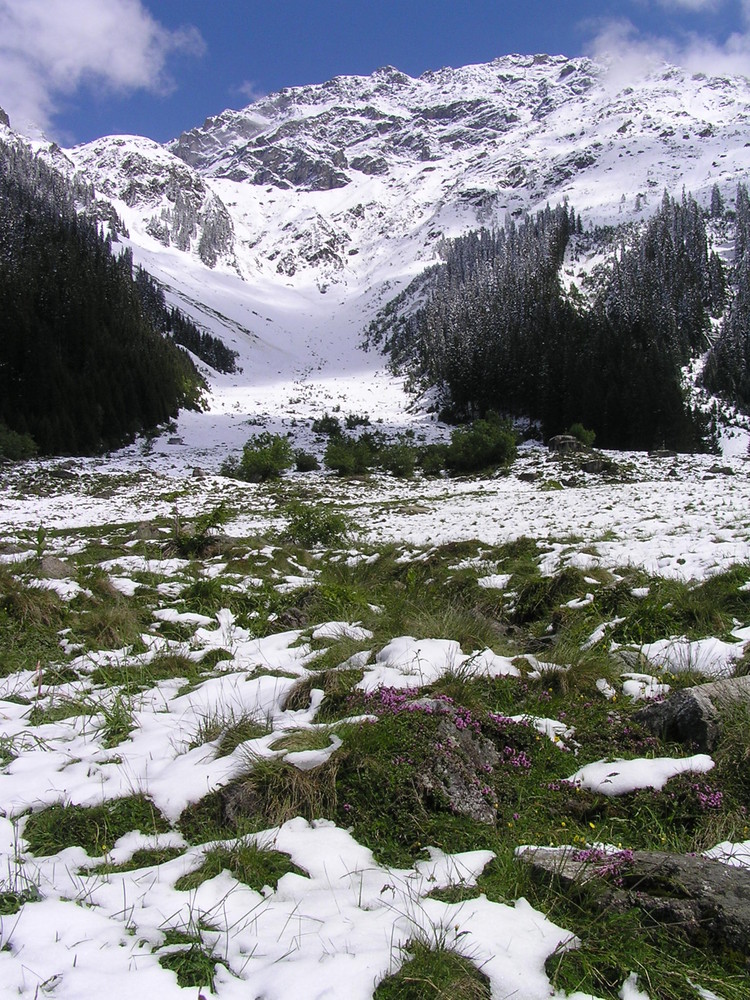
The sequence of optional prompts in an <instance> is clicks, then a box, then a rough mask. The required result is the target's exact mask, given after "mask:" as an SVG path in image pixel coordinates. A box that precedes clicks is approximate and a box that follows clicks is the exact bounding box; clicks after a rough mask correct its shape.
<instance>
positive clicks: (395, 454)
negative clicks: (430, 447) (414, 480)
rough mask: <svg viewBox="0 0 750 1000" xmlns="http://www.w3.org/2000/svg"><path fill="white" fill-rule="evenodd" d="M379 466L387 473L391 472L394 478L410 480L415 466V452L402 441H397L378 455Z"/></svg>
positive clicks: (414, 449)
mask: <svg viewBox="0 0 750 1000" xmlns="http://www.w3.org/2000/svg"><path fill="white" fill-rule="evenodd" d="M380 464H381V465H382V467H383V468H384V469H385V470H386V471H387V472H392V473H393V475H394V476H398V477H399V478H402V479H410V478H411V477H412V476H413V475H414V467H415V465H416V464H417V450H416V448H413V447H411V445H408V444H406V443H405V442H404V441H398V442H397V443H396V444H392V445H389V446H388V447H387V448H384V449H383V451H382V452H381V454H380Z"/></svg>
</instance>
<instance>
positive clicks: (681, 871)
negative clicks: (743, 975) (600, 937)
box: [519, 848, 750, 955]
mask: <svg viewBox="0 0 750 1000" xmlns="http://www.w3.org/2000/svg"><path fill="white" fill-rule="evenodd" d="M519 857H520V859H521V861H523V862H524V863H525V864H528V865H530V866H531V868H532V870H533V871H534V873H535V874H536V875H537V877H539V878H540V879H542V880H543V881H545V882H552V881H556V882H557V883H558V884H561V885H563V886H564V887H566V889H568V891H574V890H575V888H576V887H577V886H583V885H585V884H586V883H589V884H591V883H592V882H593V881H594V880H595V879H598V880H599V882H600V884H601V893H599V894H597V897H596V901H595V903H594V905H595V906H597V907H599V908H600V909H602V910H603V909H608V910H610V911H611V910H614V911H616V912H617V911H619V912H625V911H627V910H630V909H633V908H637V909H639V910H641V911H643V912H644V913H645V914H647V915H648V917H649V918H650V919H652V920H654V921H656V922H657V923H660V924H663V925H666V926H668V927H670V928H671V929H672V930H674V931H675V932H677V933H678V934H679V935H680V936H682V937H684V938H686V939H687V940H688V941H689V942H691V943H693V944H695V945H698V946H700V947H703V946H704V944H705V943H706V942H708V943H709V944H710V945H712V946H713V947H715V948H717V949H719V950H721V951H724V950H726V949H729V950H731V951H735V952H738V953H739V954H741V955H747V954H750V870H748V869H747V868H743V867H734V866H732V865H726V864H723V863H722V862H721V861H715V860H713V859H710V858H704V857H700V856H697V855H690V854H671V853H669V852H666V851H620V852H616V853H614V854H605V853H604V852H603V851H597V850H592V849H588V850H582V851H579V850H576V849H574V848H566V849H564V850H562V851H559V850H552V849H550V848H532V849H526V850H525V851H523V852H522V853H521V854H520V855H519Z"/></svg>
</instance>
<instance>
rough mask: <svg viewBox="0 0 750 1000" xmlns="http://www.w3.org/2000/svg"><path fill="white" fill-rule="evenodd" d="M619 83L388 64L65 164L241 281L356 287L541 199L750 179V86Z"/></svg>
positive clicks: (645, 200)
mask: <svg viewBox="0 0 750 1000" xmlns="http://www.w3.org/2000/svg"><path fill="white" fill-rule="evenodd" d="M620 84H621V82H617V81H616V80H615V78H614V77H613V76H612V75H610V73H609V72H608V70H607V69H606V68H605V67H603V66H601V65H597V64H595V63H593V62H592V61H591V60H589V59H567V58H565V57H563V56H506V57H503V58H501V59H497V60H495V61H494V62H492V63H488V64H485V65H477V66H468V67H464V68H462V69H456V70H453V69H442V70H439V71H437V72H429V73H425V74H424V75H423V76H421V77H420V78H419V79H412V78H410V77H408V76H406V75H405V74H403V73H400V72H398V71H397V70H395V69H393V68H392V67H386V68H384V69H381V70H378V71H376V72H375V73H374V74H373V75H372V76H368V77H336V78H335V79H333V80H330V81H328V82H327V83H324V84H321V85H319V86H309V87H298V88H290V89H285V90H282V91H280V92H279V93H277V94H273V95H271V96H269V97H267V98H263V99H262V100H259V101H257V102H255V103H254V104H251V105H249V106H248V107H246V108H244V109H243V110H241V111H224V112H223V113H222V114H220V115H218V116H217V117H215V118H209V119H208V120H207V121H206V122H205V123H204V124H203V125H202V126H200V127H197V128H194V129H191V130H190V131H188V132H186V133H184V134H183V135H181V136H180V137H179V138H177V139H175V140H174V141H173V142H171V143H169V144H168V145H167V146H166V147H161V146H159V145H157V144H156V143H153V142H150V141H148V140H143V139H132V138H129V139H128V138H123V137H109V138H105V139H101V140H97V141H96V142H93V143H89V144H87V145H85V146H81V147H78V148H76V149H74V150H72V151H71V153H70V155H71V157H72V158H73V160H74V161H75V162H76V164H77V165H79V166H80V167H82V168H83V169H85V170H86V172H87V173H88V174H89V175H90V176H91V178H92V179H93V180H94V182H95V184H96V185H97V187H98V188H100V189H101V190H102V191H103V192H104V193H106V194H108V195H110V196H113V197H116V198H118V199H120V200H122V201H123V202H124V203H125V204H126V205H127V206H128V207H129V208H130V209H132V210H134V211H135V212H136V213H137V216H138V219H137V221H135V222H134V225H133V229H134V232H136V233H138V232H139V231H141V232H143V231H146V232H147V233H148V234H150V235H151V236H152V237H155V238H157V239H160V240H161V241H162V242H163V243H165V244H171V245H174V246H177V247H178V248H179V249H182V250H191V251H192V252H193V253H195V254H201V253H202V256H203V259H204V261H205V262H206V263H209V264H211V263H213V262H214V257H215V259H216V260H223V261H224V263H225V264H227V265H229V266H236V267H237V269H238V270H239V272H240V273H241V274H242V275H243V276H245V277H250V276H252V275H253V274H257V273H258V272H262V273H266V274H274V273H275V274H277V275H278V276H279V277H280V278H281V279H282V280H284V281H288V280H289V279H293V280H292V284H293V285H295V286H298V285H299V286H302V285H306V284H309V282H310V278H313V280H314V282H315V283H317V284H318V285H324V284H325V285H328V284H330V283H340V284H344V285H347V286H352V287H356V286H358V285H360V284H361V282H362V281H366V280H367V279H368V278H370V277H371V276H372V275H373V274H374V273H375V272H376V271H377V270H378V269H379V265H382V263H383V261H384V260H385V259H388V260H389V261H390V262H391V263H392V265H393V269H394V270H395V274H394V277H395V276H398V275H399V272H400V271H401V270H402V269H403V268H404V267H406V268H409V266H410V265H412V264H413V262H414V261H418V260H429V259H430V257H431V246H432V245H433V244H434V242H435V241H436V240H437V239H438V238H439V237H440V236H442V235H455V234H457V233H458V232H460V231H462V230H465V229H466V228H468V227H470V226H476V225H477V224H487V223H491V222H492V221H493V220H499V221H502V220H503V218H504V217H505V215H506V213H511V214H513V213H517V212H519V211H522V210H524V209H533V208H535V207H538V206H540V205H544V204H545V203H547V202H550V203H552V204H554V203H556V202H558V201H560V200H562V199H563V198H569V199H570V201H571V202H572V203H573V204H574V205H575V206H576V208H577V210H578V211H580V212H581V213H582V214H583V216H584V219H586V220H589V221H592V222H595V223H602V222H615V223H616V222H619V221H622V220H623V219H627V218H630V217H632V216H637V215H638V214H639V213H646V212H648V208H649V206H650V205H656V204H658V201H659V199H660V198H661V195H662V192H663V190H664V188H665V187H666V188H668V189H669V190H670V191H672V192H679V190H680V189H681V188H682V186H683V185H684V186H685V187H686V188H687V189H688V190H690V191H692V192H693V193H694V194H695V195H696V197H698V198H699V199H700V198H701V197H707V193H708V191H709V190H710V188H711V186H712V185H713V184H714V183H719V185H720V186H721V187H722V188H724V189H725V193H726V194H731V193H732V190H733V187H734V186H735V184H736V181H737V179H738V177H743V176H745V175H746V174H747V173H748V171H749V170H750V82H748V80H747V79H746V78H732V79H729V78H717V77H708V76H705V75H702V74H699V75H692V76H691V75H689V74H687V73H685V72H684V71H682V70H679V69H676V68H674V67H666V66H665V67H664V69H663V71H662V72H660V73H655V74H652V75H650V76H648V77H647V78H645V79H642V80H638V81H636V80H634V81H632V82H630V83H629V85H627V86H622V85H620ZM403 240H406V242H407V244H408V247H407V246H398V244H400V243H401V242H402V241H403ZM201 247H202V248H203V249H202V251H201Z"/></svg>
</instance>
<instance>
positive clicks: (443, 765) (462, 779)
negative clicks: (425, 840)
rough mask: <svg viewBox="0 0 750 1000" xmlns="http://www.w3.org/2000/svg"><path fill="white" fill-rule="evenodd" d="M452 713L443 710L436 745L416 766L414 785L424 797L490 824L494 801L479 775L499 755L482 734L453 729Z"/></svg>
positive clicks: (494, 813)
mask: <svg viewBox="0 0 750 1000" xmlns="http://www.w3.org/2000/svg"><path fill="white" fill-rule="evenodd" d="M417 704H421V702H419V703H417ZM438 705H439V708H438V710H439V711H444V710H445V708H446V706H445V703H444V702H440V703H438ZM425 707H427V706H425ZM430 707H431V706H430ZM452 714H455V712H452V711H450V710H449V711H447V712H445V715H446V717H445V718H444V719H442V720H441V721H440V723H439V725H438V729H437V733H436V737H435V742H436V746H438V747H439V748H440V749H438V750H436V752H435V753H433V754H432V755H430V757H429V758H428V759H427V760H425V761H424V762H423V763H422V764H420V766H419V767H418V768H416V770H415V773H414V783H415V787H416V788H417V790H418V791H419V793H420V795H421V796H422V797H423V798H424V799H427V800H430V799H432V800H434V801H436V802H437V803H439V804H443V805H448V807H449V808H450V809H451V811H452V812H454V813H458V815H459V816H467V817H469V819H473V820H475V821H476V822H478V823H487V824H493V825H494V823H495V822H496V821H497V801H496V799H495V797H494V793H488V792H487V791H486V788H487V785H486V783H485V782H484V781H483V780H482V775H485V774H487V773H488V770H491V769H492V768H493V767H495V766H496V765H497V764H499V763H500V755H499V753H498V752H497V750H496V749H495V747H494V745H493V744H492V743H491V742H490V741H489V740H488V739H487V738H486V737H484V736H482V735H480V734H478V733H475V732H474V731H473V730H472V729H457V728H456V725H455V722H454V720H453V718H451V715H452Z"/></svg>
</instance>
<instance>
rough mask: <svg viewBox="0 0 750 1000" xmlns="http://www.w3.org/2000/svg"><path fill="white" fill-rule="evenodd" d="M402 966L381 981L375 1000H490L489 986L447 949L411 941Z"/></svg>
mask: <svg viewBox="0 0 750 1000" xmlns="http://www.w3.org/2000/svg"><path fill="white" fill-rule="evenodd" d="M404 958H405V961H404V964H403V965H402V966H401V968H400V969H399V970H398V972H396V973H395V974H394V975H392V976H388V977H387V978H386V979H384V980H382V981H381V982H380V983H379V984H378V987H377V989H376V990H375V993H374V994H373V997H374V1000H490V984H489V980H488V978H487V976H486V975H484V973H483V972H482V971H481V970H480V969H478V968H477V967H476V966H475V965H473V964H472V962H470V961H469V959H468V958H465V957H464V956H463V955H459V954H458V953H457V952H456V951H453V950H451V949H450V948H448V947H445V946H442V947H429V946H428V945H426V944H423V943H421V942H419V941H412V942H411V943H410V944H408V945H407V946H406V948H405V949H404Z"/></svg>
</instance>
